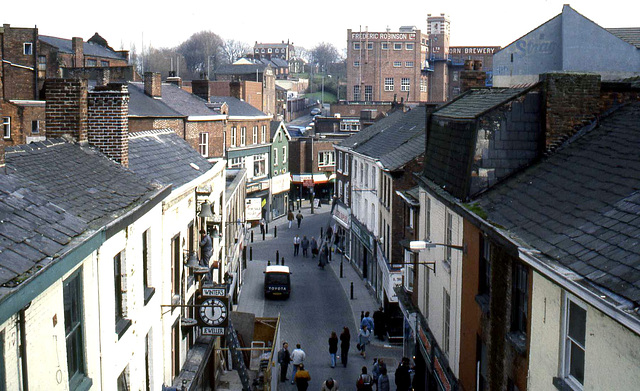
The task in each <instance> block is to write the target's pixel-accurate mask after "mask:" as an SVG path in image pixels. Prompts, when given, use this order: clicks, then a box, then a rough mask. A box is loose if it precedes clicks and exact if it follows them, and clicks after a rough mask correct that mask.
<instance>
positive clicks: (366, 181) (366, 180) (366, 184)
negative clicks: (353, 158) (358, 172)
mask: <svg viewBox="0 0 640 391" xmlns="http://www.w3.org/2000/svg"><path fill="white" fill-rule="evenodd" d="M362 165H363V166H364V176H363V177H362V179H363V180H364V187H365V188H369V165H367V164H364V163H363V164H362Z"/></svg>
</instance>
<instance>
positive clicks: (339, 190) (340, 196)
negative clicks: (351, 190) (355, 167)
mask: <svg viewBox="0 0 640 391" xmlns="http://www.w3.org/2000/svg"><path fill="white" fill-rule="evenodd" d="M337 187H338V198H342V180H341V179H340V180H338V184H337Z"/></svg>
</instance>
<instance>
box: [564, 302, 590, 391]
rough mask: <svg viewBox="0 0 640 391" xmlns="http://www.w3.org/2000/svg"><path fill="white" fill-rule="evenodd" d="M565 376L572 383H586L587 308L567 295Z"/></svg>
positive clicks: (565, 309)
mask: <svg viewBox="0 0 640 391" xmlns="http://www.w3.org/2000/svg"><path fill="white" fill-rule="evenodd" d="M564 324H565V326H564V330H563V338H564V365H563V369H564V371H563V372H564V373H563V375H564V378H565V381H567V383H569V384H570V385H573V386H576V388H579V389H582V386H583V385H584V357H585V346H586V345H585V337H586V328H587V310H586V308H585V307H584V305H583V304H582V303H579V302H577V301H575V300H574V299H573V297H572V296H570V295H567V297H566V299H565V303H564Z"/></svg>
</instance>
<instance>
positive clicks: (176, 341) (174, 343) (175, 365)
mask: <svg viewBox="0 0 640 391" xmlns="http://www.w3.org/2000/svg"><path fill="white" fill-rule="evenodd" d="M262 50H264V49H262ZM179 328H180V319H177V320H176V323H174V324H173V326H171V378H175V377H176V376H178V374H179V373H180V331H179Z"/></svg>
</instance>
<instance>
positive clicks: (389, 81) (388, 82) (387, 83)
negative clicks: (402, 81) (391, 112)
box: [384, 77, 394, 91]
mask: <svg viewBox="0 0 640 391" xmlns="http://www.w3.org/2000/svg"><path fill="white" fill-rule="evenodd" d="M393 87H394V86H393V77H385V78H384V90H385V91H393Z"/></svg>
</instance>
